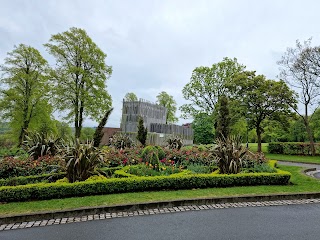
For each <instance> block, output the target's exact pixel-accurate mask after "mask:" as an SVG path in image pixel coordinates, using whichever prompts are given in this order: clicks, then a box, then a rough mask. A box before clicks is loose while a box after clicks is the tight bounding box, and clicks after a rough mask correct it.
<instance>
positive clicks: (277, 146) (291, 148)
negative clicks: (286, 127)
mask: <svg viewBox="0 0 320 240" xmlns="http://www.w3.org/2000/svg"><path fill="white" fill-rule="evenodd" d="M314 146H315V149H316V153H317V154H319V153H320V144H318V143H315V145H314ZM268 152H269V153H276V154H287V155H311V147H310V143H304V142H273V143H269V145H268Z"/></svg>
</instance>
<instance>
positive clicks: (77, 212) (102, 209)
mask: <svg viewBox="0 0 320 240" xmlns="http://www.w3.org/2000/svg"><path fill="white" fill-rule="evenodd" d="M300 199H320V192H316V193H297V194H268V195H244V196H231V197H218V198H196V199H183V200H173V201H162V202H148V203H136V204H124V205H115V206H98V207H83V208H77V209H70V210H63V211H61V210H60V211H48V212H38V213H32V214H20V215H12V216H6V217H0V224H10V223H18V222H30V221H41V220H43V219H62V218H68V217H70V216H72V217H81V216H87V215H96V214H103V213H110V212H112V213H117V212H133V211H139V210H140V211H141V210H147V209H163V208H173V207H179V206H189V205H211V204H225V203H241V202H263V201H278V200H300Z"/></svg>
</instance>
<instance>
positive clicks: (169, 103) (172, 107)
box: [157, 91, 178, 124]
mask: <svg viewBox="0 0 320 240" xmlns="http://www.w3.org/2000/svg"><path fill="white" fill-rule="evenodd" d="M157 103H158V104H159V105H160V106H163V107H165V108H166V109H167V116H166V124H167V123H175V122H177V121H178V118H177V117H176V116H175V115H176V111H177V103H176V101H175V100H174V99H173V96H171V95H169V94H168V93H167V92H164V91H162V92H161V93H159V94H158V95H157Z"/></svg>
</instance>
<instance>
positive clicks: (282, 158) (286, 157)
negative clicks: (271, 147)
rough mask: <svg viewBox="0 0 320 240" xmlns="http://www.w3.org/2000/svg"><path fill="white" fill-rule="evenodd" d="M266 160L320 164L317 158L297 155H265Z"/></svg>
mask: <svg viewBox="0 0 320 240" xmlns="http://www.w3.org/2000/svg"><path fill="white" fill-rule="evenodd" d="M265 156H266V158H268V159H274V160H279V161H291V162H300V163H315V164H320V157H319V156H314V157H313V156H297V155H284V154H273V153H265Z"/></svg>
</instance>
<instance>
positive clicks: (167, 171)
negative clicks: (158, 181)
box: [116, 164, 182, 177]
mask: <svg viewBox="0 0 320 240" xmlns="http://www.w3.org/2000/svg"><path fill="white" fill-rule="evenodd" d="M122 171H123V172H124V173H127V174H123V173H121V172H122ZM181 171H182V169H180V168H176V167H174V166H171V167H167V166H161V167H160V168H159V169H155V168H154V166H150V165H149V164H148V165H146V164H139V165H135V166H129V167H125V168H124V169H122V170H120V171H117V173H116V174H117V175H118V176H125V177H129V175H128V174H131V175H133V176H130V177H136V176H139V177H141V176H144V177H148V176H149V177H150V176H169V175H172V174H176V173H180V172H181Z"/></svg>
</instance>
